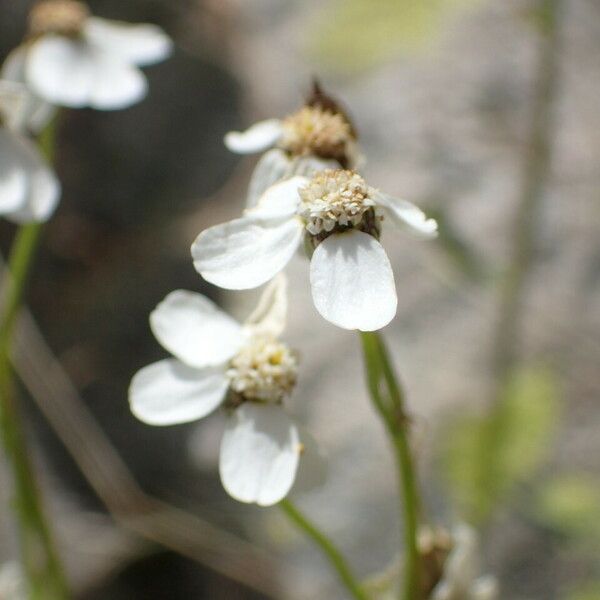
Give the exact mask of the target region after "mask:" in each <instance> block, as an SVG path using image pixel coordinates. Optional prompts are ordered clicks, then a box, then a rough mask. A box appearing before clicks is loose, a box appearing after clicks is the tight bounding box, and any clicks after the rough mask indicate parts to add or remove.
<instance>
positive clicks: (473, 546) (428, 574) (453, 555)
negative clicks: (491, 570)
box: [418, 523, 499, 600]
mask: <svg viewBox="0 0 600 600" xmlns="http://www.w3.org/2000/svg"><path fill="white" fill-rule="evenodd" d="M418 545H419V553H420V554H421V560H422V564H423V572H424V574H425V579H424V581H423V584H424V588H425V593H426V597H427V598H428V600H497V598H498V597H499V592H498V583H497V581H496V579H495V578H494V577H491V576H488V575H486V576H479V544H478V540H477V534H476V533H475V531H474V530H473V529H472V528H471V527H470V526H468V525H466V524H464V523H463V524H460V525H457V526H456V527H454V529H453V530H452V533H448V532H446V531H444V530H436V531H433V530H430V529H423V530H422V531H421V532H420V535H419V540H418Z"/></svg>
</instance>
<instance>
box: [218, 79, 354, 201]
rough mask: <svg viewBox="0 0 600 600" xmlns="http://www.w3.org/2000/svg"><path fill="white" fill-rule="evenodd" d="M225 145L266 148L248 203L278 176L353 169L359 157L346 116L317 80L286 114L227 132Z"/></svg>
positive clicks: (242, 149) (238, 150)
mask: <svg viewBox="0 0 600 600" xmlns="http://www.w3.org/2000/svg"><path fill="white" fill-rule="evenodd" d="M225 145H226V146H227V148H229V150H231V151H232V152H236V153H238V154H253V153H255V152H263V151H265V150H269V151H268V152H266V153H265V154H264V155H263V156H262V158H261V159H260V160H259V162H258V164H257V165H256V169H255V170H254V173H253V174H252V178H251V180H250V184H249V187H248V197H247V200H246V205H247V207H249V208H250V207H252V206H254V205H255V204H256V203H257V201H258V199H259V198H260V196H261V195H262V194H263V193H264V192H265V191H266V190H267V189H268V188H269V187H270V186H272V185H273V184H274V183H276V182H278V181H280V180H282V179H287V178H289V177H291V176H293V175H305V176H308V177H311V176H312V175H314V174H315V173H317V172H318V171H323V170H325V169H338V168H340V167H342V168H356V167H357V166H358V164H359V162H360V161H361V157H360V155H359V153H358V150H357V144H356V134H355V131H354V128H353V126H352V124H351V122H350V120H349V119H348V117H347V115H346V114H345V112H344V111H343V110H342V109H341V108H340V107H339V105H338V104H337V103H336V102H335V101H334V100H332V99H331V98H330V97H329V96H327V95H326V94H324V92H323V91H322V90H321V88H320V87H319V85H318V84H317V83H315V84H314V87H313V90H312V93H311V96H310V98H309V99H308V100H307V102H306V104H305V106H303V107H302V108H301V109H300V110H298V111H297V112H295V113H293V114H291V115H289V116H288V117H286V118H285V119H268V120H266V121H260V122H258V123H255V124H254V125H252V126H251V127H250V128H249V129H247V130H246V131H230V132H229V133H227V134H226V135H225Z"/></svg>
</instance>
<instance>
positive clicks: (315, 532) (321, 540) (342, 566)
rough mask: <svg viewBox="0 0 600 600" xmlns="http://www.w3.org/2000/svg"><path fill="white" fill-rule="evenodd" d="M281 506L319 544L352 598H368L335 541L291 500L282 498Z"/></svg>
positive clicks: (358, 599) (366, 599)
mask: <svg viewBox="0 0 600 600" xmlns="http://www.w3.org/2000/svg"><path fill="white" fill-rule="evenodd" d="M279 506H280V507H281V509H282V510H283V512H284V513H285V514H286V516H287V517H288V518H289V519H290V521H292V522H293V523H294V524H295V525H296V526H297V527H298V528H299V529H301V530H302V531H303V532H304V533H305V534H306V535H307V536H308V537H309V538H311V539H312V540H313V542H315V544H317V546H319V548H320V549H321V551H322V552H323V554H325V556H326V557H327V558H328V559H329V562H330V564H331V566H332V567H333V569H334V570H335V572H336V573H337V574H338V576H339V578H340V580H341V581H342V583H343V584H344V585H345V586H346V589H347V590H348V592H349V593H350V594H351V596H352V598H355V599H356V600H368V596H367V594H366V592H365V591H364V590H363V589H362V588H361V586H360V583H359V581H358V580H357V579H356V577H355V576H354V574H353V573H352V570H351V569H350V566H349V565H348V563H347V562H346V559H345V558H344V557H343V556H342V554H341V552H340V551H339V550H338V549H337V548H336V546H335V545H334V543H333V542H332V541H331V540H330V539H329V538H328V537H327V536H326V535H325V534H324V533H323V532H322V531H321V530H320V529H319V528H318V527H317V526H316V525H315V524H314V523H311V522H310V521H309V520H308V519H307V518H306V517H305V516H304V515H303V514H302V512H300V510H299V509H298V508H297V507H296V506H295V505H294V504H293V503H292V502H291V501H290V500H287V499H286V500H282V501H281V502H280V503H279Z"/></svg>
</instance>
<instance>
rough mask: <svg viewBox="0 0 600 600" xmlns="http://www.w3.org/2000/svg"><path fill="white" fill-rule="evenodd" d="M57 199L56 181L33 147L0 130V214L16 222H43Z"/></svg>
mask: <svg viewBox="0 0 600 600" xmlns="http://www.w3.org/2000/svg"><path fill="white" fill-rule="evenodd" d="M59 196H60V184H59V182H58V179H57V178H56V176H55V175H54V173H53V172H52V169H50V167H48V166H47V164H46V163H45V161H44V159H43V158H42V156H41V154H40V152H39V150H38V149H37V148H36V146H35V145H34V144H33V143H32V142H31V141H29V140H27V139H25V138H21V137H20V136H18V135H16V134H13V133H11V132H9V131H8V130H6V129H0V214H3V215H4V216H6V217H7V218H8V219H10V220H11V221H13V222H16V223H30V222H33V221H46V220H47V219H48V218H50V216H51V215H52V213H53V212H54V209H55V208H56V205H57V203H58V199H59Z"/></svg>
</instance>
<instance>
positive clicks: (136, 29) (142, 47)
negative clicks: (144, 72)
mask: <svg viewBox="0 0 600 600" xmlns="http://www.w3.org/2000/svg"><path fill="white" fill-rule="evenodd" d="M84 35H85V37H86V39H87V40H88V41H89V42H90V43H91V44H94V45H96V46H98V47H100V48H101V49H102V50H103V51H104V52H108V53H110V54H113V55H114V56H115V57H117V58H119V59H121V60H123V61H124V62H127V63H132V64H134V65H139V66H143V65H151V64H153V63H157V62H159V61H161V60H164V59H165V58H167V57H168V56H169V54H171V51H172V49H173V43H172V41H171V39H170V38H169V36H168V35H167V34H166V33H165V32H164V31H163V30H162V29H161V28H160V27H157V26H156V25H150V24H147V23H142V24H132V23H125V22H123V21H109V20H107V19H101V18H99V17H89V18H88V19H87V20H86V22H85V31H84Z"/></svg>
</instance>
